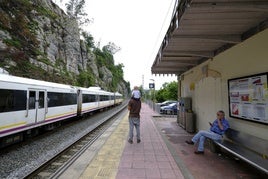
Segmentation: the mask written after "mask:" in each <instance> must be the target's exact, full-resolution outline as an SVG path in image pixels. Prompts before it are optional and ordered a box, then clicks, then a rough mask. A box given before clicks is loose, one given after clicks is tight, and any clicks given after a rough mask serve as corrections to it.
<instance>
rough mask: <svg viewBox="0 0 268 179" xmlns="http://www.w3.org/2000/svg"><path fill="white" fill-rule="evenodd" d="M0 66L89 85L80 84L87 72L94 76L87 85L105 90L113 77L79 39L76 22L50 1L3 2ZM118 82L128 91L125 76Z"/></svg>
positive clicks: (0, 4)
mask: <svg viewBox="0 0 268 179" xmlns="http://www.w3.org/2000/svg"><path fill="white" fill-rule="evenodd" d="M11 14H12V15H11ZM19 18H20V19H19ZM16 29H21V30H20V31H19V30H16ZM0 67H2V68H3V69H5V70H6V71H8V72H9V73H10V74H13V75H17V76H25V77H31V78H36V79H42V80H47V81H54V82H60V83H68V84H73V85H80V86H81V85H82V86H85V87H88V86H86V85H85V84H83V83H82V84H81V80H80V84H79V83H78V82H79V77H81V73H84V74H87V75H86V76H90V77H91V78H92V79H91V81H90V80H88V81H90V82H87V84H88V83H90V85H92V86H98V85H99V86H100V87H102V88H104V89H106V90H111V89H109V86H110V85H109V83H111V82H112V78H113V74H112V72H111V71H110V70H109V69H108V68H107V67H105V66H98V63H97V62H96V56H95V54H94V52H92V51H91V50H89V48H87V47H86V44H85V42H84V41H82V40H80V32H79V27H78V24H77V21H76V20H75V19H71V18H70V17H69V16H67V15H66V14H65V13H64V11H63V10H62V9H60V8H59V7H58V6H57V5H55V4H54V3H53V2H52V1H51V0H23V1H21V0H3V1H2V2H0ZM100 74H102V75H101V77H100ZM85 80H87V79H85ZM117 85H118V86H117V89H118V90H120V91H119V92H121V93H124V94H125V93H126V92H127V91H128V88H129V86H128V83H126V82H125V81H124V80H123V79H122V81H121V82H119V83H118V84H117Z"/></svg>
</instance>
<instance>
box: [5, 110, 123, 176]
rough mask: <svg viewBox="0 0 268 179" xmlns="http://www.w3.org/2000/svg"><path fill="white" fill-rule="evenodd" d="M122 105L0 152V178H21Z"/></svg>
mask: <svg viewBox="0 0 268 179" xmlns="http://www.w3.org/2000/svg"><path fill="white" fill-rule="evenodd" d="M122 106H123V105H120V106H117V107H114V108H111V109H109V110H107V111H103V112H100V113H98V114H95V115H93V116H90V117H88V118H87V119H81V120H79V122H74V123H73V125H67V126H62V127H60V128H57V129H55V130H54V131H52V132H48V133H47V134H46V135H43V136H41V137H37V138H38V140H34V139H33V140H32V141H31V142H27V145H18V147H17V148H16V149H12V150H11V151H8V152H4V153H2V152H1V154H0V178H12V179H14V178H23V177H24V176H25V174H27V173H29V172H30V171H32V170H33V169H35V168H36V167H38V166H40V165H41V164H42V163H44V162H46V161H47V160H48V159H50V158H51V157H53V156H54V155H55V154H57V153H58V152H59V151H61V150H62V149H64V148H66V146H69V145H70V144H71V143H73V141H76V140H77V139H79V138H81V136H83V135H84V134H86V133H88V132H90V131H92V130H93V129H94V128H95V126H96V125H98V123H99V122H100V121H102V120H104V119H106V118H107V116H110V115H111V113H113V112H114V111H117V110H119V109H120V108H122Z"/></svg>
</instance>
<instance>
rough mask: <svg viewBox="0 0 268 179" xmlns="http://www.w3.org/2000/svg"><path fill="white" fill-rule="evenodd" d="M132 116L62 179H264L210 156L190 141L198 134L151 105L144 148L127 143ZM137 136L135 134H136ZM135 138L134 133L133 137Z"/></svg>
mask: <svg viewBox="0 0 268 179" xmlns="http://www.w3.org/2000/svg"><path fill="white" fill-rule="evenodd" d="M128 127H129V126H128V113H126V114H125V115H124V117H122V118H121V119H120V120H117V121H116V122H115V123H114V124H113V125H112V126H111V127H110V128H109V129H108V130H107V131H106V132H105V133H104V134H103V135H102V136H101V137H100V138H99V139H98V140H97V141H96V142H95V143H94V144H93V145H92V146H91V147H90V148H89V149H88V150H87V151H86V152H85V153H84V154H83V155H82V156H81V157H80V158H79V159H78V160H76V161H75V162H74V163H73V164H72V166H70V167H69V168H68V170H67V171H66V172H65V173H63V174H62V175H61V176H60V177H59V178H64V179H66V178H81V179H90V178H96V179H110V178H116V179H135V178H139V179H147V178H155V179H160V178H168V179H175V178H176V179H181V178H187V179H188V178H190V179H191V178H198V179H203V178H204V179H205V178H206V179H209V178H211V179H212V178H213V179H214V178H234V179H235V178H247V179H248V178H260V177H261V175H260V173H259V172H258V171H256V170H255V169H253V168H252V167H249V166H248V165H247V164H245V163H243V162H238V161H235V160H233V159H231V158H230V157H228V156H225V155H218V154H215V153H212V152H210V151H209V150H208V149H206V150H205V154H204V155H196V154H194V150H195V146H189V145H187V144H186V143H185V140H188V139H190V138H191V137H192V136H193V134H189V133H187V132H186V131H185V130H184V129H182V128H181V127H180V126H178V124H177V122H176V118H175V117H171V116H161V115H159V114H157V113H155V112H154V111H153V110H152V109H151V108H150V107H149V106H148V105H147V104H145V103H143V104H142V109H141V143H137V142H136V139H135V138H134V143H133V144H130V143H128V142H127V139H128V130H129V128H128ZM134 131H135V130H134ZM134 134H135V133H134Z"/></svg>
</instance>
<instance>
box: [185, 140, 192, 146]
mask: <svg viewBox="0 0 268 179" xmlns="http://www.w3.org/2000/svg"><path fill="white" fill-rule="evenodd" d="M185 142H186V143H187V144H189V145H194V142H193V141H191V140H186V141H185Z"/></svg>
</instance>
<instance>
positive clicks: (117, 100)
mask: <svg viewBox="0 0 268 179" xmlns="http://www.w3.org/2000/svg"><path fill="white" fill-rule="evenodd" d="M114 98H115V102H114V104H116V105H117V104H121V103H122V102H123V95H122V94H120V93H118V92H116V93H114Z"/></svg>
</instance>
